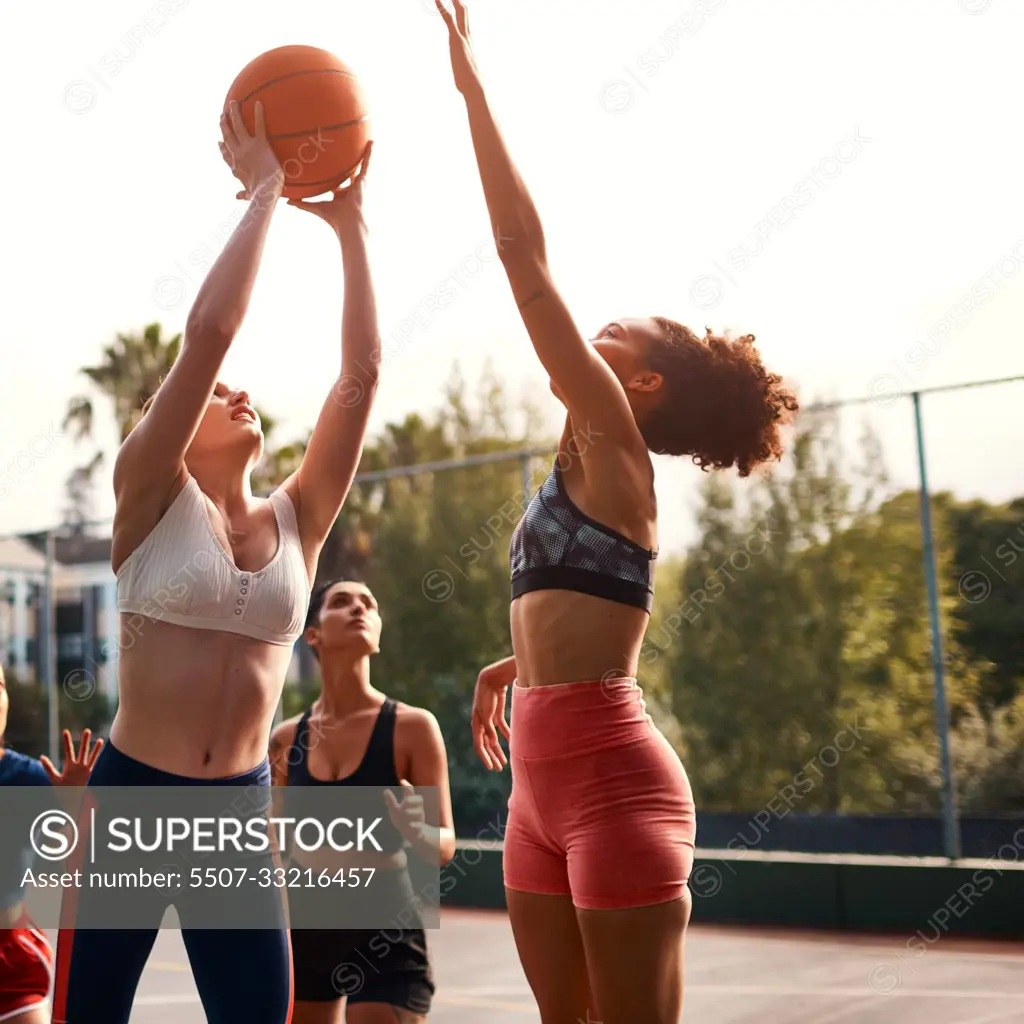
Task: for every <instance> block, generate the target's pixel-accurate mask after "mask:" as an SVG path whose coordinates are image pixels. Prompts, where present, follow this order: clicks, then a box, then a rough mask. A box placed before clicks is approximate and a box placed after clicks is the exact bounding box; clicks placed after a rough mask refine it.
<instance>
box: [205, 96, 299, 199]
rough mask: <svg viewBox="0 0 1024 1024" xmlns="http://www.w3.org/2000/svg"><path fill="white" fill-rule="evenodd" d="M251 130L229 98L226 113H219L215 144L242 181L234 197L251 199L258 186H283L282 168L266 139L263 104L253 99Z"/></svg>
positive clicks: (232, 170)
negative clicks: (219, 136)
mask: <svg viewBox="0 0 1024 1024" xmlns="http://www.w3.org/2000/svg"><path fill="white" fill-rule="evenodd" d="M254 116H255V125H254V129H255V130H254V133H253V134H252V135H250V134H249V132H248V129H247V128H246V127H245V122H244V121H243V120H242V114H241V111H240V110H239V109H238V104H237V103H236V102H235V101H233V100H232V102H231V106H230V107H229V108H228V112H227V113H226V114H221V116H220V132H221V136H222V138H221V141H220V142H219V143H217V145H218V146H219V147H220V154H221V156H222V157H224V162H225V163H226V164H227V165H228V167H230V168H231V173H232V174H233V175H234V176H235V177H236V178H237V179H238V180H239V181H240V182H241V183H242V191H241V192H239V193H238V195H237V196H236V197H235V198H236V199H252V197H253V195H255V193H256V189H257V187H258V186H259V185H265V184H268V183H275V184H277V185H278V187H282V186H283V185H284V171H282V170H281V164H280V162H279V161H278V159H277V156H276V154H275V153H274V150H273V148H272V147H271V145H270V142H269V140H268V139H267V126H266V122H265V121H264V116H263V104H262V103H260V102H259V101H257V102H256V107H255V111H254Z"/></svg>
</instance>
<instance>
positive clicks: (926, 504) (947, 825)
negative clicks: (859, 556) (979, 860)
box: [911, 391, 960, 860]
mask: <svg viewBox="0 0 1024 1024" xmlns="http://www.w3.org/2000/svg"><path fill="white" fill-rule="evenodd" d="M911 397H912V398H913V400H914V427H915V430H916V432H917V465H918V469H919V472H920V476H921V535H922V539H923V541H924V577H925V582H926V584H927V587H928V618H929V621H930V623H931V634H932V667H933V668H934V671H935V727H936V731H937V732H938V735H939V747H940V749H941V752H942V818H943V837H944V840H945V848H946V856H947V857H948V858H949V859H950V860H959V859H960V827H959V823H958V821H957V812H956V779H955V777H954V774H953V764H952V760H951V758H950V755H949V709H948V708H947V706H946V685H945V677H944V669H945V665H944V655H943V651H942V624H941V622H942V620H941V617H940V615H939V587H938V582H937V579H936V576H937V573H936V567H935V541H934V537H933V533H932V512H931V496H930V495H929V492H928V470H927V463H926V460H925V455H924V429H923V427H922V422H921V395H920V393H919V392H917V391H915V392H913V394H912V396H911Z"/></svg>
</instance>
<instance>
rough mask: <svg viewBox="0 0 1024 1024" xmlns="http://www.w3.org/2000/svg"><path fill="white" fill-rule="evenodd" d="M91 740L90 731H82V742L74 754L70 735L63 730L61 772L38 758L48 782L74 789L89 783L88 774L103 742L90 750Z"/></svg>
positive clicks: (50, 763)
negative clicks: (62, 765)
mask: <svg viewBox="0 0 1024 1024" xmlns="http://www.w3.org/2000/svg"><path fill="white" fill-rule="evenodd" d="M91 738H92V732H91V730H89V729H85V730H83V732H82V741H81V744H80V745H79V747H78V753H77V754H76V753H75V744H74V741H73V740H72V739H71V733H70V732H68V730H67V729H65V730H64V770H63V771H60V772H58V771H57V769H56V768H54V766H53V762H52V761H51V760H50V759H49V758H48V757H46V756H43V757H41V758H39V762H40V764H42V766H43V769H44V770H45V772H46V774H47V775H48V776H49V777H50V782H51V783H52V784H53V785H54V786H70V787H72V788H74V787H77V786H84V785H85V784H86V783H87V782H88V781H89V773H90V772H91V771H92V766H93V765H94V764H95V763H96V758H98V757H99V756H100V751H101V750H102V749H103V740H97V741H96V745H95V746H93V747H92V748H91V749H90V744H89V741H90V740H91Z"/></svg>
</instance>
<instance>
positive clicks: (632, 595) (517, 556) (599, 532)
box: [510, 461, 658, 612]
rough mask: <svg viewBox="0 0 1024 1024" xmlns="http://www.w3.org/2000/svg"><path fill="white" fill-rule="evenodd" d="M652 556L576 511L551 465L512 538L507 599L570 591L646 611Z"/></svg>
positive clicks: (651, 584)
mask: <svg viewBox="0 0 1024 1024" xmlns="http://www.w3.org/2000/svg"><path fill="white" fill-rule="evenodd" d="M657 557H658V552H657V551H651V550H650V549H648V548H644V547H641V546H640V545H639V544H636V543H634V542H633V541H631V540H629V538H627V537H624V536H622V534H621V533H619V532H618V531H616V530H613V529H611V528H610V527H607V526H603V525H602V524H601V523H598V522H595V521H594V520H593V519H591V518H590V517H589V516H587V515H585V514H584V513H583V512H581V511H580V510H579V509H578V508H577V507H576V505H575V504H574V503H573V501H572V499H571V498H570V497H569V495H568V493H567V492H566V490H565V484H564V482H563V481H562V474H561V472H560V471H559V469H558V463H557V461H556V463H555V466H554V468H553V469H552V470H551V473H550V474H549V475H548V476H547V478H546V479H545V481H544V483H543V484H541V486H540V489H539V490H538V491H537V493H536V494H535V495H534V496H533V500H532V501H531V502H530V504H529V505H527V507H526V512H525V513H524V515H523V518H522V519H521V520H520V521H519V523H518V524H517V525H516V528H515V532H514V533H513V534H512V544H511V549H510V560H511V566H512V598H513V600H515V598H517V597H519V596H520V595H521V594H526V593H529V592H530V591H531V590H574V591H577V592H578V593H581V594H591V595H593V596H594V597H604V598H607V599H608V600H609V601H617V602H618V603H619V604H628V605H632V606H633V607H635V608H643V609H644V610H645V611H647V612H650V610H651V605H652V603H653V600H654V562H655V560H656V559H657Z"/></svg>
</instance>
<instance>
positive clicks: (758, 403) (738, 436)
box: [640, 316, 799, 477]
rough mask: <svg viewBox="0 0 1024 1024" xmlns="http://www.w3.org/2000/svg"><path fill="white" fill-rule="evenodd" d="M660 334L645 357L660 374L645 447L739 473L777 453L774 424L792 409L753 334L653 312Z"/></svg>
mask: <svg viewBox="0 0 1024 1024" xmlns="http://www.w3.org/2000/svg"><path fill="white" fill-rule="evenodd" d="M653 320H654V322H655V323H656V324H657V325H658V327H659V328H660V329H661V334H662V337H661V338H659V339H658V340H657V341H656V342H654V343H652V345H651V347H650V349H649V351H648V354H647V361H648V363H649V365H650V368H651V369H652V370H655V371H656V372H658V373H660V374H661V375H662V378H663V381H664V384H663V388H664V395H663V397H662V400H661V402H659V404H658V406H657V408H656V409H654V410H653V411H652V412H651V413H649V414H648V415H647V416H646V417H645V418H644V422H643V423H642V424H640V428H641V432H642V434H643V436H644V440H645V441H646V442H647V447H648V448H649V449H650V450H651V451H652V452H655V453H658V454H663V455H689V456H691V457H692V458H693V461H694V463H695V464H696V465H698V466H700V468H701V469H702V470H704V471H705V472H706V471H707V470H709V469H728V468H729V467H730V466H735V467H736V468H737V470H738V471H739V475H740V476H741V477H745V476H749V475H750V474H751V472H752V471H753V470H754V469H756V468H757V467H758V466H760V465H761V464H762V463H765V462H769V461H776V462H777V461H778V460H779V459H781V458H782V439H781V437H780V428H781V427H782V426H784V425H785V424H786V423H788V422H790V421H791V420H792V416H793V414H794V413H795V412H796V411H797V410H798V409H799V405H798V403H797V400H796V397H795V396H794V395H793V393H792V392H791V391H789V390H787V389H786V388H785V387H783V384H782V378H781V377H780V376H779V375H778V374H775V373H769V372H768V371H767V370H766V369H765V368H764V364H763V363H762V362H761V356H760V354H759V353H758V351H757V349H756V348H755V347H754V336H753V335H752V334H745V335H743V336H742V337H739V338H735V339H733V338H729V337H728V336H720V335H717V334H712V333H711V330H710V328H706V329H705V330H706V333H705V336H704V337H703V338H698V337H697V335H696V334H694V332H693V331H691V330H690V329H689V328H688V327H684V326H683V325H682V324H680V323H676V321H674V320H668V319H666V318H665V317H660V316H656V317H654V318H653Z"/></svg>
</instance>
